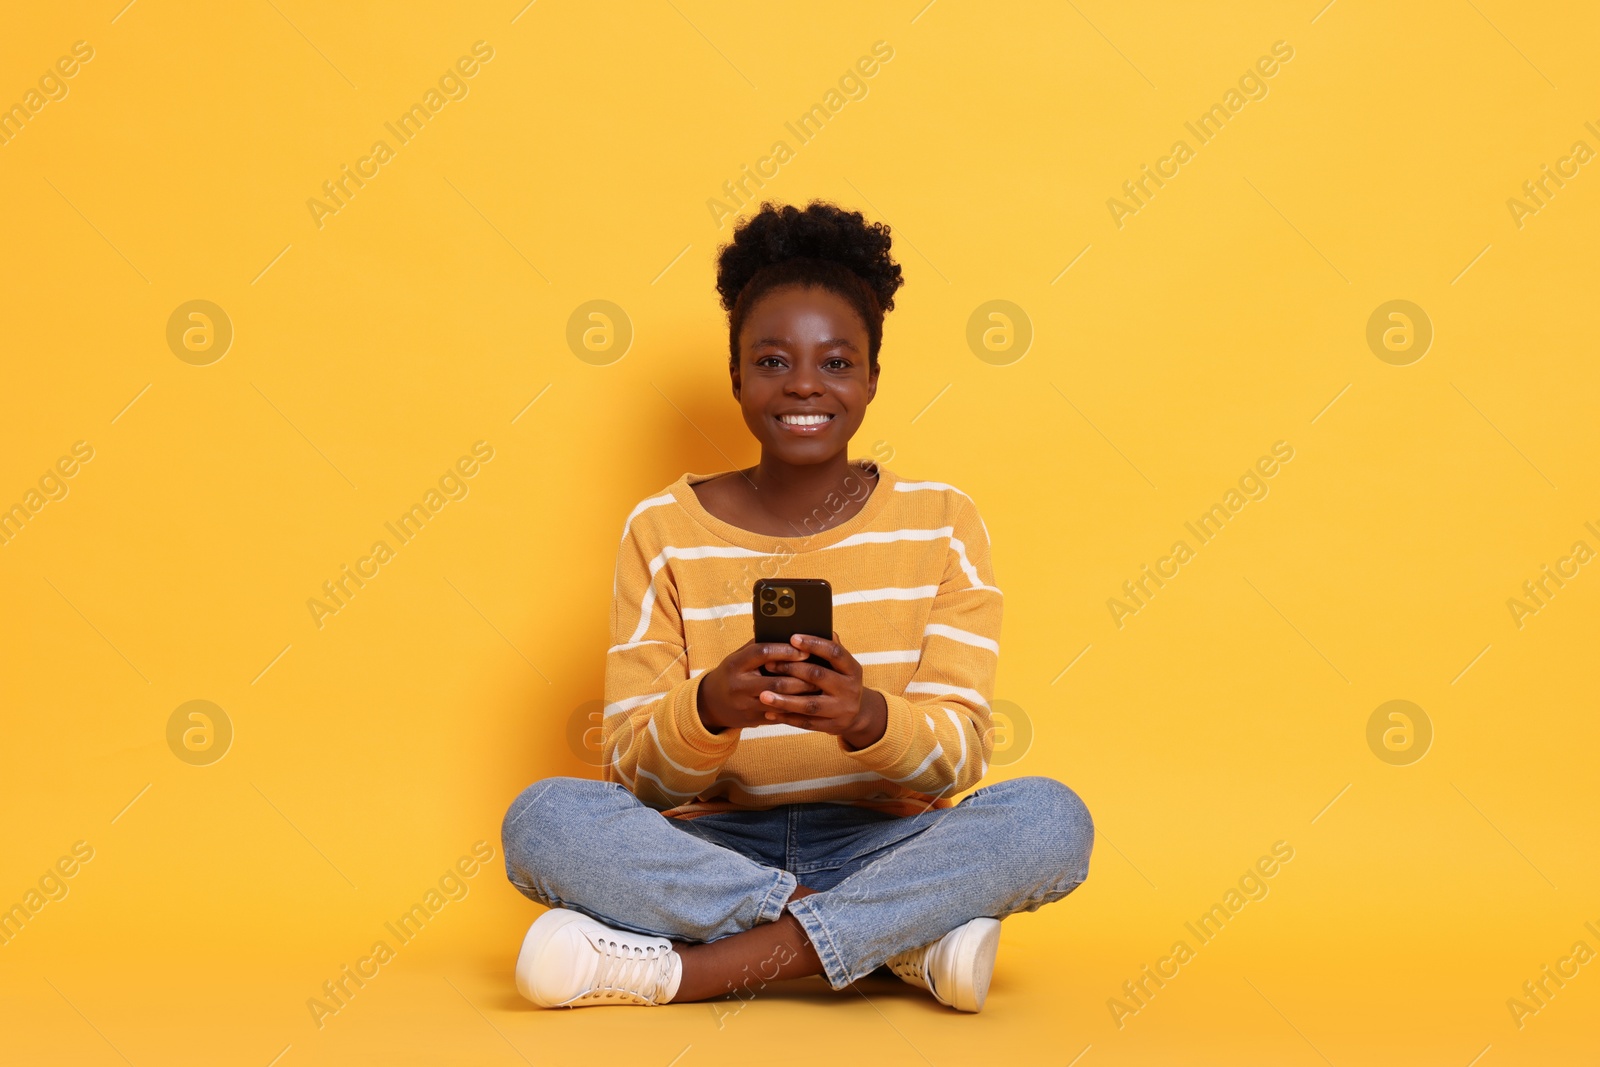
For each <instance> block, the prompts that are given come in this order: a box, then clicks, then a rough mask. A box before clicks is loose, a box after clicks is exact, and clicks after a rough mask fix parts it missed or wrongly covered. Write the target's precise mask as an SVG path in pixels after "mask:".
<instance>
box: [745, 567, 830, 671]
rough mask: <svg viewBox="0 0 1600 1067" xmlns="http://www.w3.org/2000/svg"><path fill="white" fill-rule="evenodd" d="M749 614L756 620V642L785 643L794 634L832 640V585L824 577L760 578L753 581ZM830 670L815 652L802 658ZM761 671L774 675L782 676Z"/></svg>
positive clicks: (828, 664)
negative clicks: (754, 584)
mask: <svg viewBox="0 0 1600 1067" xmlns="http://www.w3.org/2000/svg"><path fill="white" fill-rule="evenodd" d="M751 613H752V614H753V615H754V616H755V620H756V643H757V644H763V645H765V644H773V645H786V644H788V643H789V638H791V637H793V636H794V635H795V634H811V635H813V636H815V637H822V638H826V639H828V640H832V639H833V586H831V585H829V584H828V582H827V580H826V579H824V578H760V579H757V581H756V586H755V594H754V601H753V603H752V604H751ZM806 662H807V663H816V664H818V665H820V666H823V667H827V668H829V669H832V667H833V664H831V663H829V662H828V661H827V660H825V659H823V658H822V657H821V656H818V655H814V654H813V655H810V656H807V657H806ZM761 673H762V674H765V675H768V676H770V677H774V678H781V677H782V676H783V675H782V674H781V672H778V671H769V670H767V668H766V667H765V666H763V667H762V668H761Z"/></svg>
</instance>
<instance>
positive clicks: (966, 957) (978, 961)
mask: <svg viewBox="0 0 1600 1067" xmlns="http://www.w3.org/2000/svg"><path fill="white" fill-rule="evenodd" d="M999 951H1000V920H999V919H987V918H980V919H973V920H972V921H970V922H965V923H962V924H961V925H960V926H958V927H956V928H955V929H954V930H951V931H950V932H949V933H948V934H945V935H944V936H943V937H941V938H940V939H939V940H937V941H935V942H933V943H932V944H929V945H923V946H922V947H921V948H913V949H907V950H906V951H905V952H901V953H899V954H898V955H894V956H890V957H889V958H888V959H887V960H885V961H884V965H885V966H886V967H888V968H889V969H890V970H891V971H893V972H894V973H895V974H897V975H898V976H899V977H900V979H901V981H903V982H907V983H909V984H910V985H914V986H921V987H922V988H923V989H926V990H927V991H928V992H930V993H932V994H933V996H934V999H935V1000H937V1001H938V1002H939V1003H941V1004H945V1005H948V1006H949V1007H952V1008H954V1009H956V1010H957V1011H982V1010H983V1002H984V1000H985V999H987V998H988V996H989V980H990V979H991V978H993V977H994V957H995V953H997V952H999Z"/></svg>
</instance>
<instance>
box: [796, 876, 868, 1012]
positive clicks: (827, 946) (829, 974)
mask: <svg viewBox="0 0 1600 1067" xmlns="http://www.w3.org/2000/svg"><path fill="white" fill-rule="evenodd" d="M820 895H821V894H818V893H813V894H812V895H811V896H808V897H801V898H800V899H799V900H791V901H789V904H788V908H789V914H790V915H793V916H794V917H795V920H796V921H797V922H799V923H800V926H801V928H802V929H804V930H805V932H806V937H808V938H810V939H811V947H812V948H814V949H816V951H817V959H819V960H821V961H822V974H823V977H825V978H827V980H828V985H830V986H832V987H833V988H834V989H843V988H844V987H845V986H847V985H849V984H850V983H851V982H853V981H855V979H854V978H853V977H852V976H851V974H850V968H848V967H847V966H845V963H844V959H843V958H842V957H841V956H840V955H839V949H838V947H837V946H835V945H834V943H833V937H832V935H831V934H829V933H828V927H827V925H826V924H825V923H824V922H823V921H822V916H821V915H820V914H819V913H818V911H817V906H816V905H815V904H814V903H812V901H814V900H815V899H816V898H817V897H818V896H820Z"/></svg>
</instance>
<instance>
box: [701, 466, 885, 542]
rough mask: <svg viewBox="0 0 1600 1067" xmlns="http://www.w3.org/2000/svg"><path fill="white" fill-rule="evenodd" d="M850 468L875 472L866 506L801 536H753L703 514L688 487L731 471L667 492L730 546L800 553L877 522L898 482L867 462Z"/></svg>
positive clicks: (841, 538)
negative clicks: (875, 475) (818, 529)
mask: <svg viewBox="0 0 1600 1067" xmlns="http://www.w3.org/2000/svg"><path fill="white" fill-rule="evenodd" d="M850 466H851V467H852V468H853V469H855V470H856V471H858V472H862V473H863V475H865V474H866V473H871V472H873V471H876V472H877V475H878V477H877V484H876V485H874V486H873V488H872V494H871V495H870V496H868V497H867V502H866V503H865V504H863V505H862V506H861V510H860V511H858V512H856V513H855V514H854V515H852V516H850V517H849V518H848V519H846V520H845V521H844V522H841V523H840V524H838V525H837V526H830V527H828V528H827V529H826V530H822V531H820V532H818V533H814V534H801V535H799V536H794V537H780V536H778V535H777V534H765V533H757V532H756V531H755V530H746V529H745V528H744V527H742V526H735V525H733V524H732V523H731V522H726V521H724V520H722V519H719V518H717V517H716V516H715V515H713V514H711V512H709V511H707V510H706V506H705V505H704V504H702V503H701V502H700V497H699V496H698V495H697V494H696V493H695V491H694V490H693V489H692V488H691V486H693V485H695V484H696V483H698V482H705V481H710V480H711V479H712V478H719V477H722V476H723V475H727V474H734V473H736V472H734V471H718V472H716V473H714V474H695V473H693V472H688V473H685V474H684V475H683V476H682V477H680V478H679V479H678V480H677V481H675V482H673V483H672V485H671V486H670V488H669V491H670V492H671V493H672V496H673V498H674V499H676V500H677V501H678V504H679V506H680V507H682V508H683V509H684V510H685V511H687V512H688V513H689V515H690V517H692V518H693V519H694V520H695V521H696V522H698V523H699V524H700V525H701V526H704V527H705V528H706V529H707V530H709V531H711V533H713V534H715V535H716V536H717V537H719V538H721V539H722V540H724V541H726V542H728V543H729V544H732V545H738V546H739V547H741V548H749V549H754V550H756V551H759V552H785V553H794V554H798V553H802V552H810V551H812V550H814V549H819V548H827V547H829V546H830V545H833V544H836V543H837V542H839V541H842V540H844V539H845V538H846V537H849V536H850V535H851V534H854V533H858V532H860V531H861V530H863V529H867V528H869V527H871V525H872V524H873V523H874V522H875V521H877V518H878V515H879V514H880V513H881V512H882V511H883V510H884V509H885V508H886V507H888V503H889V498H890V497H891V496H892V495H893V494H894V491H895V489H894V487H895V483H896V482H898V481H899V478H898V477H897V476H896V475H895V474H894V472H893V471H891V470H889V469H888V468H887V467H884V466H881V465H879V464H877V463H874V462H873V461H872V460H870V459H864V458H863V459H858V460H854V461H852V462H851V464H850Z"/></svg>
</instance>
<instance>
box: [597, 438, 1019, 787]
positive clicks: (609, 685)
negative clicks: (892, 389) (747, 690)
mask: <svg viewBox="0 0 1600 1067" xmlns="http://www.w3.org/2000/svg"><path fill="white" fill-rule="evenodd" d="M873 469H874V465H873V464H872V463H871V461H869V460H861V461H857V466H856V468H855V471H854V472H853V473H852V475H851V477H850V478H849V479H848V480H847V481H846V482H845V484H844V486H843V489H844V491H845V494H846V495H848V496H849V497H850V498H851V499H854V500H860V499H861V497H862V495H864V494H867V493H869V492H870V496H867V500H866V503H865V504H864V505H862V507H861V509H860V510H859V511H858V512H856V514H854V515H852V516H851V517H850V518H849V519H847V520H845V521H844V522H842V523H838V524H837V525H834V526H829V527H827V528H825V529H822V530H821V531H820V532H817V533H808V534H806V535H803V536H795V537H777V536H773V535H770V534H760V533H755V532H752V531H749V530H745V529H741V528H740V527H737V526H733V525H731V524H730V523H727V522H724V521H723V520H721V519H719V518H717V517H716V516H715V515H712V514H711V513H710V512H709V511H707V510H706V508H705V506H704V505H703V504H701V503H700V499H699V497H698V496H697V495H696V494H695V491H694V490H693V489H692V488H690V486H691V485H692V484H693V483H695V482H700V481H705V480H707V479H709V478H713V477H716V475H703V474H684V475H683V476H682V477H680V478H679V479H678V480H677V481H675V482H673V483H672V484H671V485H669V486H667V487H666V488H665V489H664V490H662V491H661V492H659V493H657V494H655V495H653V496H651V497H648V498H647V499H645V500H643V501H641V502H640V503H639V505H638V506H637V507H636V508H634V509H633V511H632V513H631V514H630V515H629V516H628V519H627V522H626V523H624V524H623V529H622V544H621V547H620V549H619V550H618V553H617V566H616V573H615V579H614V582H613V597H612V609H611V647H610V648H609V649H608V650H607V652H606V671H605V714H604V719H603V724H602V731H601V745H602V756H603V771H604V774H605V777H606V779H607V780H608V781H617V782H621V783H622V784H623V785H624V786H626V787H627V788H628V789H630V790H632V791H633V792H634V793H635V794H636V795H637V796H638V797H639V798H640V799H641V800H643V801H644V802H645V803H647V804H649V805H651V806H652V807H656V808H659V809H662V810H664V811H665V813H666V814H667V815H670V816H673V817H676V818H692V817H694V816H697V815H703V814H706V813H708V812H713V811H725V810H729V809H747V808H769V807H773V806H776V805H779V804H795V803H811V802H819V801H829V802H839V803H851V804H861V805H865V806H868V807H874V808H878V809H880V810H884V811H889V812H891V813H894V814H899V815H907V814H912V813H914V812H917V811H921V810H924V809H926V808H928V807H947V806H949V805H950V803H951V796H952V794H955V793H957V792H960V791H962V790H966V789H969V788H971V787H973V786H974V785H976V784H977V782H978V781H979V779H981V778H982V777H983V776H984V774H985V773H986V772H987V770H988V760H989V756H990V754H991V752H992V750H993V748H992V746H993V738H992V736H991V731H990V718H989V714H990V713H989V701H990V700H991V698H992V696H993V692H994V680H995V670H996V667H997V665H998V659H999V654H1000V643H999V642H1000V617H1001V592H1000V590H999V589H998V588H997V587H996V585H995V578H994V573H993V570H992V568H991V564H990V558H989V535H988V530H987V528H986V527H985V526H984V523H983V519H982V518H981V517H980V516H979V515H978V510H977V508H976V506H974V504H973V502H972V500H971V498H969V497H968V496H967V495H966V494H965V493H963V492H961V491H960V490H959V489H956V488H955V487H954V486H950V485H946V484H944V483H942V482H928V481H907V480H904V479H901V478H900V477H898V476H897V475H895V474H894V473H893V472H892V471H890V470H888V469H886V468H883V467H876V470H877V471H878V479H877V482H876V484H875V485H874V482H873V481H872V479H871V478H870V472H871V471H872V470H873ZM863 471H865V472H866V473H865V474H863V473H862V472H863ZM825 503H827V505H828V506H827V507H826V508H819V509H818V512H819V513H820V515H821V517H822V520H823V521H825V520H826V517H827V516H828V515H829V514H830V512H831V513H833V514H836V513H838V512H839V511H842V510H843V509H844V507H845V500H844V497H843V496H840V495H838V494H835V495H833V496H830V497H829V498H828V501H826V502H825ZM823 521H817V522H811V523H808V524H805V528H806V530H808V531H809V530H812V529H815V528H817V527H818V526H821V525H823ZM758 578H825V579H827V580H828V582H829V583H830V584H831V585H832V587H833V607H834V611H833V626H834V629H835V630H837V631H838V633H839V639H840V641H841V642H842V643H843V645H844V647H845V648H846V649H847V650H848V651H849V652H850V653H851V654H852V655H853V656H855V658H856V660H857V661H858V662H859V663H860V664H861V665H862V673H863V685H865V686H866V687H868V688H872V689H876V690H878V691H880V692H881V693H882V694H883V696H884V700H885V702H886V703H887V705H888V723H887V727H886V729H885V731H884V734H883V737H882V738H880V739H879V740H878V741H876V742H875V743H873V744H871V745H869V746H867V747H866V748H863V749H859V750H855V751H852V750H850V749H848V748H847V747H846V746H845V744H844V742H843V741H842V740H841V739H840V738H838V737H837V736H835V735H832V734H825V733H819V732H817V731H811V730H802V729H799V728H797V727H793V726H787V725H783V724H769V725H764V726H758V727H746V728H744V729H742V730H741V729H737V728H733V729H727V730H724V731H722V732H721V733H717V734H713V733H711V732H710V731H709V730H707V729H706V727H705V725H704V723H702V722H701V720H700V716H699V713H698V710H697V706H696V696H697V693H698V688H699V680H700V678H701V677H702V676H703V675H704V674H705V672H706V671H708V670H710V669H712V668H714V667H716V666H717V665H718V664H720V663H721V662H722V660H723V659H724V657H726V656H727V655H728V653H730V652H732V651H733V650H734V649H736V648H738V647H739V646H740V645H742V644H744V643H745V642H746V641H748V640H749V639H750V638H751V636H752V634H753V626H754V620H753V616H752V614H751V598H752V589H753V586H754V584H755V582H756V580H757V579H758Z"/></svg>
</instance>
